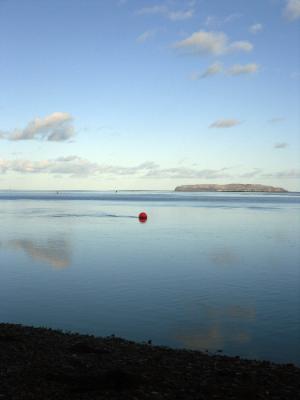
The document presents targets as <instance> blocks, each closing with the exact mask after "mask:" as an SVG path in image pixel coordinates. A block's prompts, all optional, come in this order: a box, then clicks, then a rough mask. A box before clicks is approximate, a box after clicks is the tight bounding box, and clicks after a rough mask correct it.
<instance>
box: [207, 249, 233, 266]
mask: <svg viewBox="0 0 300 400" xmlns="http://www.w3.org/2000/svg"><path fill="white" fill-rule="evenodd" d="M211 260H212V261H213V263H214V264H216V265H233V264H235V263H236V262H237V261H239V257H238V256H237V255H236V254H235V253H234V252H233V251H232V250H230V249H218V250H216V251H215V252H214V253H212V255H211Z"/></svg>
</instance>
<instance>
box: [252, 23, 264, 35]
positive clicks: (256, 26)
mask: <svg viewBox="0 0 300 400" xmlns="http://www.w3.org/2000/svg"><path fill="white" fill-rule="evenodd" d="M262 29H263V26H262V24H253V25H251V26H250V28H249V31H250V32H251V33H253V35H256V34H257V33H258V32H260V31H262Z"/></svg>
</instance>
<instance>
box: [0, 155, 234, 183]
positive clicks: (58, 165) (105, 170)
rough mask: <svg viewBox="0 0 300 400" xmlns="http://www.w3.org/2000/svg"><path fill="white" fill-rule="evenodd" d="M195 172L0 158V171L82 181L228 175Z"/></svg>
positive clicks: (148, 166) (82, 161)
mask: <svg viewBox="0 0 300 400" xmlns="http://www.w3.org/2000/svg"><path fill="white" fill-rule="evenodd" d="M229 169H230V168H221V169H198V168H187V167H184V166H179V167H171V168H162V167H160V165H158V164H156V163H154V162H152V161H147V162H144V163H142V164H138V165H135V166H120V165H107V164H99V163H94V162H91V161H88V160H85V159H82V158H80V157H78V156H75V155H72V156H68V157H59V158H56V159H52V160H41V161H30V160H5V159H0V172H2V173H8V172H17V173H23V174H53V175H67V176H71V177H77V178H80V177H81V178H84V177H87V176H91V175H95V176H97V175H101V176H107V177H111V176H135V177H137V178H139V177H143V178H169V179H173V178H183V179H189V178H203V179H215V178H224V177H228V176H230V175H229V174H228V170H229Z"/></svg>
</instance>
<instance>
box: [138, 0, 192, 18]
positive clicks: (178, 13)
mask: <svg viewBox="0 0 300 400" xmlns="http://www.w3.org/2000/svg"><path fill="white" fill-rule="evenodd" d="M192 4H193V3H191V5H192ZM136 14H137V15H162V16H164V17H166V18H168V19H169V20H171V21H183V20H185V19H189V18H192V17H193V16H194V14H195V10H194V9H193V8H187V9H181V10H172V9H170V8H169V7H168V6H166V5H158V4H157V5H154V6H150V7H144V8H141V9H140V10H138V11H137V12H136Z"/></svg>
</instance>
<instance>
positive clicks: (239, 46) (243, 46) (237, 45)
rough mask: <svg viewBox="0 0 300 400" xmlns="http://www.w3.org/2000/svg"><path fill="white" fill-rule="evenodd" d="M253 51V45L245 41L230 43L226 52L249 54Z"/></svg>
mask: <svg viewBox="0 0 300 400" xmlns="http://www.w3.org/2000/svg"><path fill="white" fill-rule="evenodd" d="M252 50H253V44H252V43H250V42H248V41H246V40H240V41H239V42H232V43H230V45H229V46H228V50H227V51H228V52H233V51H245V52H247V53H248V52H249V51H252Z"/></svg>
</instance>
